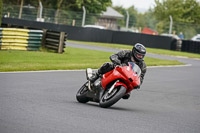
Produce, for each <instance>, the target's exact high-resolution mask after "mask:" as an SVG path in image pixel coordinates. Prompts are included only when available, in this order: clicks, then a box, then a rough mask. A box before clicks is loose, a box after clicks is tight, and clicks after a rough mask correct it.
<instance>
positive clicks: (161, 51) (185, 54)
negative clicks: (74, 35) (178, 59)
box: [68, 40, 200, 58]
mask: <svg viewBox="0 0 200 133" xmlns="http://www.w3.org/2000/svg"><path fill="white" fill-rule="evenodd" d="M68 42H74V43H80V44H81V43H82V44H87V45H94V46H102V47H110V48H117V49H132V47H133V46H130V45H123V44H111V43H96V42H83V41H72V40H69V41H68ZM147 53H154V54H163V55H171V56H183V57H188V58H200V54H194V53H188V52H179V51H172V50H164V49H153V48H147Z"/></svg>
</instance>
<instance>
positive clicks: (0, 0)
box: [0, 0, 3, 26]
mask: <svg viewBox="0 0 200 133" xmlns="http://www.w3.org/2000/svg"><path fill="white" fill-rule="evenodd" d="M2 8H3V2H2V0H0V26H1V17H2Z"/></svg>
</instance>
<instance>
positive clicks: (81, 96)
mask: <svg viewBox="0 0 200 133" xmlns="http://www.w3.org/2000/svg"><path fill="white" fill-rule="evenodd" d="M87 84H88V82H86V83H85V84H84V85H83V86H82V87H81V88H80V89H79V90H78V92H77V94H76V99H77V101H78V102H80V103H87V102H88V101H89V98H88V97H87V96H86V95H87V93H88V91H89V90H88V87H87Z"/></svg>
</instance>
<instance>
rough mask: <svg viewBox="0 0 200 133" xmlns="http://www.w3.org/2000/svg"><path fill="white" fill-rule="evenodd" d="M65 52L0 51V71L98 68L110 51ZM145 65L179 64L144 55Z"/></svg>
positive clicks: (73, 49)
mask: <svg viewBox="0 0 200 133" xmlns="http://www.w3.org/2000/svg"><path fill="white" fill-rule="evenodd" d="M65 51H66V52H65V53H63V54H56V53H48V52H32V51H13V50H12V51H10V50H9V51H0V71H4V72H5V71H36V70H70V69H85V68H88V67H90V68H99V67H100V66H101V65H102V64H103V63H105V62H110V60H109V57H110V55H111V54H113V53H110V52H102V51H95V50H87V49H80V48H72V47H67V48H66V49H65ZM145 62H146V64H147V66H158V65H181V64H183V63H180V62H178V61H169V60H160V59H154V58H149V57H145Z"/></svg>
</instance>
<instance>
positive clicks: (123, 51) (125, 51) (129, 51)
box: [118, 50, 131, 55]
mask: <svg viewBox="0 0 200 133" xmlns="http://www.w3.org/2000/svg"><path fill="white" fill-rule="evenodd" d="M118 54H123V55H127V54H128V55H129V54H131V50H121V51H119V52H118Z"/></svg>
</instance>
